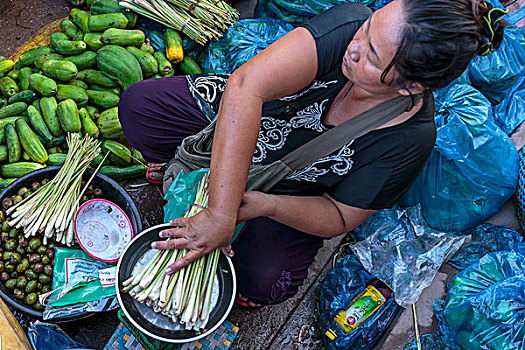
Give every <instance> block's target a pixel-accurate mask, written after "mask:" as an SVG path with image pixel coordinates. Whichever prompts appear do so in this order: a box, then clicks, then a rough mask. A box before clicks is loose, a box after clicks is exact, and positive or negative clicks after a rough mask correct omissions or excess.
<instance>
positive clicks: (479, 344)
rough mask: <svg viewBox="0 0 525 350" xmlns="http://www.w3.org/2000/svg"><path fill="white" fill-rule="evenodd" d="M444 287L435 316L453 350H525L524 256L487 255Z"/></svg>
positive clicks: (507, 252)
mask: <svg viewBox="0 0 525 350" xmlns="http://www.w3.org/2000/svg"><path fill="white" fill-rule="evenodd" d="M447 287H448V292H447V298H446V300H445V301H443V300H438V301H436V302H435V303H434V311H435V314H436V316H437V318H438V320H439V331H440V333H441V334H443V337H444V339H445V340H446V341H447V343H448V344H450V345H451V348H452V349H454V350H459V349H461V350H475V349H494V350H496V349H497V350H510V349H519V350H522V349H525V308H524V305H525V254H524V252H523V251H521V250H518V251H506V252H495V253H489V254H487V255H485V256H484V257H483V258H481V259H480V261H479V262H478V263H477V264H474V265H472V266H470V267H469V268H467V269H465V270H463V271H462V272H460V273H459V274H458V275H456V276H455V277H454V278H453V279H452V280H451V281H449V282H448V284H447Z"/></svg>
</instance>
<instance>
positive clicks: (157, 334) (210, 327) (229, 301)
mask: <svg viewBox="0 0 525 350" xmlns="http://www.w3.org/2000/svg"><path fill="white" fill-rule="evenodd" d="M167 227H170V224H161V225H157V226H154V227H150V228H149V229H147V230H145V231H144V232H142V233H141V234H140V235H138V236H136V237H134V238H133V240H132V241H131V243H130V244H128V246H127V247H126V249H125V250H124V253H123V254H122V256H121V257H120V259H119V261H118V264H117V281H116V285H115V286H116V288H117V298H118V300H119V303H120V307H121V308H122V311H123V312H124V314H125V315H126V317H127V318H128V319H129V320H130V321H131V323H133V324H134V325H135V327H137V328H138V329H139V330H140V331H141V332H143V333H145V334H147V335H149V336H150V337H153V338H155V339H157V340H160V341H163V342H167V343H186V342H191V341H195V340H197V339H200V338H203V337H206V336H207V335H209V334H210V333H212V332H213V331H215V330H216V329H217V328H218V327H219V326H220V325H221V324H222V323H223V322H224V320H225V319H226V317H227V316H228V314H229V313H230V311H231V309H232V307H233V303H234V301H235V293H236V289H237V284H236V279H235V270H234V269H233V264H232V262H231V260H230V258H228V257H226V256H225V255H224V254H220V257H219V266H218V267H217V277H218V279H219V296H218V301H217V304H216V305H215V307H214V308H213V310H212V311H211V314H210V318H209V321H208V324H207V326H206V331H205V332H203V333H198V332H196V331H194V330H177V331H173V330H167V329H164V328H161V327H159V326H156V325H154V324H153V323H151V322H150V321H149V320H147V319H146V318H145V317H144V315H143V314H142V313H141V312H140V311H139V309H138V308H137V306H138V303H137V302H136V301H135V300H134V299H133V298H132V297H131V296H130V295H129V294H128V293H125V292H123V291H122V283H123V282H124V281H125V280H126V279H128V278H129V277H130V276H131V273H132V271H133V267H134V266H135V264H136V263H137V262H138V261H139V259H140V258H141V257H142V256H143V255H144V253H146V251H148V250H149V249H151V243H152V242H153V241H157V240H159V232H160V231H161V230H163V229H165V228H167ZM141 305H142V304H141ZM158 317H165V316H163V315H161V314H158Z"/></svg>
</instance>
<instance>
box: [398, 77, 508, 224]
mask: <svg viewBox="0 0 525 350" xmlns="http://www.w3.org/2000/svg"><path fill="white" fill-rule="evenodd" d="M434 97H435V104H436V115H435V122H436V127H437V138H436V144H435V147H434V151H433V152H432V154H431V156H430V158H429V160H428V162H427V164H426V165H425V167H424V169H423V171H422V172H421V174H420V175H419V177H418V178H417V179H416V181H415V183H414V185H413V186H412V187H411V188H410V190H409V191H408V192H407V193H406V194H405V195H404V196H403V197H402V199H401V201H400V203H401V205H403V206H414V205H416V204H418V203H419V204H421V209H422V214H423V217H424V219H425V221H426V222H427V224H428V225H430V226H431V227H434V228H437V229H439V230H442V231H445V232H451V231H464V230H466V229H469V228H471V227H474V226H476V225H477V224H479V223H481V222H482V221H483V220H485V219H487V218H489V217H490V216H492V215H493V214H495V213H496V212H497V211H498V210H499V209H500V208H501V207H502V206H503V204H504V203H505V202H506V201H507V200H508V199H509V198H510V196H511V195H512V194H513V193H514V192H515V190H516V183H517V180H518V151H517V149H516V147H515V146H514V143H513V142H512V141H511V140H510V138H509V137H508V136H507V135H506V134H505V133H504V132H503V131H502V130H501V129H500V128H499V127H498V126H497V125H496V124H495V123H494V121H493V120H492V106H491V104H490V102H489V101H488V100H487V99H486V98H485V97H484V96H483V95H482V94H481V93H480V92H479V91H477V90H476V89H474V88H473V87H472V86H469V85H466V84H455V85H451V86H448V87H446V88H444V89H441V90H438V91H437V92H436V93H435V94H434Z"/></svg>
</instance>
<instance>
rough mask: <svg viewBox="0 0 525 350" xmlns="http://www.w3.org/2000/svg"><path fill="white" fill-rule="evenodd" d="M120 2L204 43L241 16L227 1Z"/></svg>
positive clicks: (217, 36) (217, 37)
mask: <svg viewBox="0 0 525 350" xmlns="http://www.w3.org/2000/svg"><path fill="white" fill-rule="evenodd" d="M119 4H120V5H121V6H122V7H125V8H126V9H128V10H130V11H133V12H136V13H138V14H139V15H142V16H144V17H148V18H150V19H152V20H154V21H156V22H159V23H161V24H163V25H164V26H166V27H169V28H172V29H175V30H178V31H181V32H183V33H184V34H186V35H187V36H188V37H189V38H190V39H192V40H193V41H195V42H197V43H199V44H201V45H205V44H206V43H207V42H208V41H210V40H211V41H215V40H218V39H219V38H221V37H222V36H223V35H224V32H226V30H227V29H228V27H229V26H231V25H232V24H233V23H235V22H236V21H237V20H238V19H239V12H238V11H237V10H235V9H234V8H233V7H231V6H230V5H228V4H227V3H226V2H225V1H223V0H121V1H120V3H119Z"/></svg>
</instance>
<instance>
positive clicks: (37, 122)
mask: <svg viewBox="0 0 525 350" xmlns="http://www.w3.org/2000/svg"><path fill="white" fill-rule="evenodd" d="M27 116H28V118H29V122H30V123H31V126H32V127H33V130H35V132H36V133H37V135H39V136H40V137H41V138H42V139H43V140H44V141H45V142H46V143H49V142H51V141H52V140H53V135H51V132H50V131H49V129H48V127H47V125H46V122H45V121H44V118H42V114H40V112H39V111H38V110H37V109H36V108H35V107H34V106H29V107H27Z"/></svg>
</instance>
